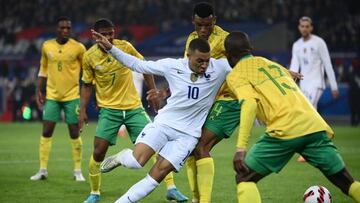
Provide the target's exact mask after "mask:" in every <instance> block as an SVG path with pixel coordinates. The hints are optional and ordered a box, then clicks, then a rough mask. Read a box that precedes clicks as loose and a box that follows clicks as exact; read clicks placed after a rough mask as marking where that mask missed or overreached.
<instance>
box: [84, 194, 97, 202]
mask: <svg viewBox="0 0 360 203" xmlns="http://www.w3.org/2000/svg"><path fill="white" fill-rule="evenodd" d="M99 201H100V195H97V194H90V195H89V196H88V198H87V199H86V200H85V201H84V203H95V202H99Z"/></svg>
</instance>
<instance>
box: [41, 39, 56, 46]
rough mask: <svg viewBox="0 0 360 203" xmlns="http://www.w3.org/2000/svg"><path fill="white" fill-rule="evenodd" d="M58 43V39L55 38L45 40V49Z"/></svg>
mask: <svg viewBox="0 0 360 203" xmlns="http://www.w3.org/2000/svg"><path fill="white" fill-rule="evenodd" d="M55 43H56V39H55V38H52V39H48V40H45V41H44V42H43V47H46V46H51V45H53V44H55Z"/></svg>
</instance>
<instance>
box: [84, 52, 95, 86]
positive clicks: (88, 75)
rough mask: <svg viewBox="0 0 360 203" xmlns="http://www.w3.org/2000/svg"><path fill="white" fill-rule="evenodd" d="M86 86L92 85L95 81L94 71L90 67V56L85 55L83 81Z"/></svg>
mask: <svg viewBox="0 0 360 203" xmlns="http://www.w3.org/2000/svg"><path fill="white" fill-rule="evenodd" d="M81 80H82V81H83V82H84V83H86V84H92V83H93V80H94V71H93V69H92V67H91V65H90V61H89V56H88V55H86V54H84V57H83V62H82V79H81Z"/></svg>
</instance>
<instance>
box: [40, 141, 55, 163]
mask: <svg viewBox="0 0 360 203" xmlns="http://www.w3.org/2000/svg"><path fill="white" fill-rule="evenodd" d="M51 144H52V139H51V137H43V136H41V137H40V145H39V158H40V169H47V167H48V162H49V154H50V150H51Z"/></svg>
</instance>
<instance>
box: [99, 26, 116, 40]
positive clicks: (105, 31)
mask: <svg viewBox="0 0 360 203" xmlns="http://www.w3.org/2000/svg"><path fill="white" fill-rule="evenodd" d="M97 32H98V33H100V34H102V35H104V36H105V37H106V38H107V39H108V40H109V42H110V43H112V42H113V40H114V37H115V29H114V28H113V27H108V28H100V29H99V30H98V31H97Z"/></svg>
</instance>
